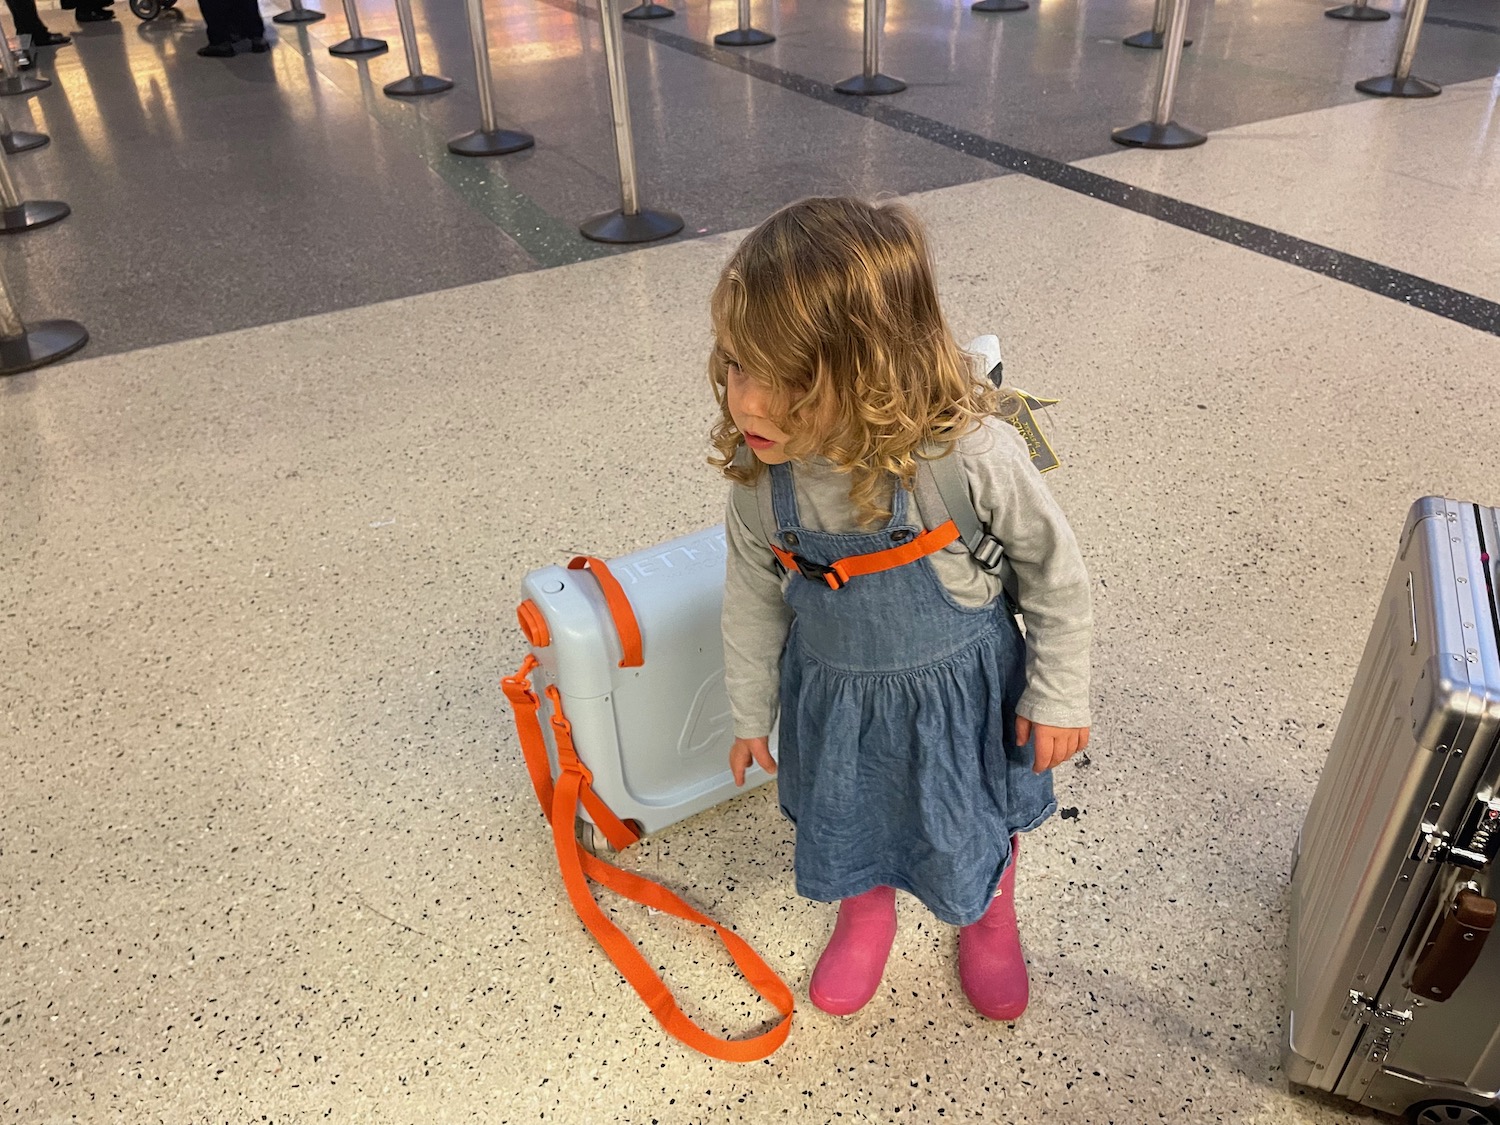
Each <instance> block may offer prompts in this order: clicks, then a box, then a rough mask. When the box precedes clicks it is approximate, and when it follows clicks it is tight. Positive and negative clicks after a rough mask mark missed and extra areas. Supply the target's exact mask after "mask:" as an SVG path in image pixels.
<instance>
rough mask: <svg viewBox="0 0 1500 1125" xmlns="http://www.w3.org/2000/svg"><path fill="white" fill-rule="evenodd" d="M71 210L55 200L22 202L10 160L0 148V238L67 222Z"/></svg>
mask: <svg viewBox="0 0 1500 1125" xmlns="http://www.w3.org/2000/svg"><path fill="white" fill-rule="evenodd" d="M72 211H73V209H72V208H71V207H69V206H68V205H67V204H66V203H61V202H59V201H58V200H56V199H22V198H21V193H20V192H19V191H17V190H16V181H15V178H14V177H13V176H11V174H10V160H9V158H8V157H7V156H6V155H5V146H4V145H0V234H19V233H20V232H21V231H23V230H36V229H37V228H38V227H46V226H51V225H52V224H53V223H59V222H61V221H62V220H64V219H66V218H67V217H68V216H69V215H70V214H71V213H72Z"/></svg>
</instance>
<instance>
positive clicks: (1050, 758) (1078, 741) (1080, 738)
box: [1016, 715, 1089, 773]
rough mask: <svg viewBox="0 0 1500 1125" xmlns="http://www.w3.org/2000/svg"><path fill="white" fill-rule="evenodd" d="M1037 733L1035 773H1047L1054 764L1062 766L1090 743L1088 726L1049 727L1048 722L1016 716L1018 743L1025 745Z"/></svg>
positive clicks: (1033, 770) (1033, 767)
mask: <svg viewBox="0 0 1500 1125" xmlns="http://www.w3.org/2000/svg"><path fill="white" fill-rule="evenodd" d="M1033 734H1035V735H1036V762H1035V764H1034V765H1033V766H1032V767H1031V769H1032V772H1033V773H1045V772H1046V771H1047V770H1050V769H1051V768H1052V767H1053V766H1060V765H1062V764H1063V763H1064V762H1066V761H1067V760H1068V759H1069V758H1071V757H1072V756H1073V755H1074V754H1076V753H1078V751H1080V750H1082V749H1083V748H1084V747H1085V746H1087V745H1088V744H1089V728H1088V727H1049V726H1048V725H1047V724H1046V723H1033V722H1032V721H1031V720H1030V719H1028V718H1026V717H1025V716H1024V715H1017V716H1016V745H1017V746H1025V745H1026V741H1027V739H1029V738H1031V736H1032V735H1033Z"/></svg>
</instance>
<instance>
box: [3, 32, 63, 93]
mask: <svg viewBox="0 0 1500 1125" xmlns="http://www.w3.org/2000/svg"><path fill="white" fill-rule="evenodd" d="M0 67H3V68H4V70H5V77H4V78H3V79H0V96H4V97H15V96H17V95H20V94H34V93H36V92H37V91H38V90H45V89H46V88H47V87H48V86H50V85H52V82H51V80H50V79H47V78H33V77H31V76H30V75H29V74H22V73H21V68H20V67H18V66H17V65H16V56H15V52H13V51H12V50H11V49H10V36H9V35H8V34H7V33H6V31H5V29H4V28H3V27H0Z"/></svg>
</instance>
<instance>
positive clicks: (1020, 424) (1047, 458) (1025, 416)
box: [1002, 387, 1062, 473]
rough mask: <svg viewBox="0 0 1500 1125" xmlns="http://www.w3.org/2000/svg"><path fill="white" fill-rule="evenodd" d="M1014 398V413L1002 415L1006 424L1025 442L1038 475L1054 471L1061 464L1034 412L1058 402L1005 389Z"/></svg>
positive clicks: (1013, 389)
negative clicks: (1013, 428)
mask: <svg viewBox="0 0 1500 1125" xmlns="http://www.w3.org/2000/svg"><path fill="white" fill-rule="evenodd" d="M1006 389H1007V390H1009V391H1011V392H1012V394H1014V396H1015V402H1016V412H1015V413H1014V414H1010V415H1002V417H1004V418H1005V420H1006V421H1007V422H1009V423H1010V424H1011V425H1012V426H1014V427H1015V428H1016V430H1017V431H1018V432H1019V433H1020V435H1021V437H1023V438H1024V439H1025V440H1026V448H1027V449H1029V450H1031V463H1032V465H1034V466H1035V467H1036V471H1037V472H1039V473H1045V472H1047V471H1048V470H1049V469H1055V468H1057V467H1058V466H1059V465H1061V464H1062V461H1060V460H1059V459H1058V456H1057V453H1056V451H1055V450H1054V449H1053V448H1052V445H1051V443H1050V442H1049V441H1048V440H1047V437H1046V435H1045V434H1043V433H1042V427H1041V426H1040V425H1039V424H1038V423H1037V420H1036V412H1037V411H1039V410H1041V409H1043V408H1044V407H1048V406H1056V405H1057V402H1058V400H1057V399H1055V398H1037V397H1035V396H1034V395H1029V394H1027V393H1026V392H1025V391H1022V390H1017V389H1015V388H1013V387H1007V388H1006Z"/></svg>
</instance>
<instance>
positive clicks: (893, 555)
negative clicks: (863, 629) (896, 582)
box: [771, 520, 959, 590]
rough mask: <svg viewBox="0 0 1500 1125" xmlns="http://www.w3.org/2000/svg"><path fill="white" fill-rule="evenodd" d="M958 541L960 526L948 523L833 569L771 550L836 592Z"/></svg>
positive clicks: (788, 565) (791, 567)
mask: <svg viewBox="0 0 1500 1125" xmlns="http://www.w3.org/2000/svg"><path fill="white" fill-rule="evenodd" d="M957 538H959V532H958V526H957V525H956V524H955V523H954V522H953V521H952V520H948V521H947V522H946V523H943V524H939V525H938V526H937V527H935V528H933V529H932V530H931V531H924V532H922V534H921V535H918V536H917V537H916V538H915V539H912V540H910V541H909V542H906V543H903V544H901V546H899V547H888V548H886V549H885V550H884V551H871V552H870V553H869V554H867V555H850V556H849V557H848V558H843V559H839V560H838V561H837V562H835V563H832V564H831V565H829V566H824V565H822V564H821V563H814V562H809V561H808V560H807V559H804V558H803V557H802V556H801V555H794V554H792V552H790V551H783V550H782V549H781V548H780V547H778V546H776V544H775V543H772V544H771V550H772V551H774V552H776V557H777V558H778V559H780V560H781V565H782V566H784V567H786V568H787V569H788V570H795V571H797V572H798V573H799V574H801V575H802V577H804V578H811V579H813V580H814V581H817V580H819V579H821V580H823V581H824V582H827V583H828V585H829V586H830V587H831V588H832V589H835V590H841V589H843V588H844V587H845V586H847V585H848V584H849V579H851V578H858V577H859V576H860V575H862V574H879V573H880V572H881V571H882V570H895V569H896V568H897V567H898V566H905V565H906V564H907V563H910V562H916V561H917V560H918V559H920V558H923V557H925V556H927V555H935V554H937V553H938V552H939V551H941V550H942V549H943V548H944V547H946V546H947V545H948V544H949V543H952V542H953V541H954V540H956V539H957Z"/></svg>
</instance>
